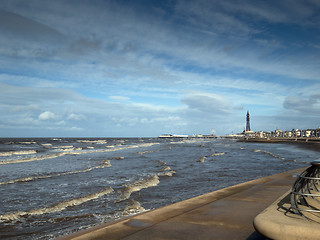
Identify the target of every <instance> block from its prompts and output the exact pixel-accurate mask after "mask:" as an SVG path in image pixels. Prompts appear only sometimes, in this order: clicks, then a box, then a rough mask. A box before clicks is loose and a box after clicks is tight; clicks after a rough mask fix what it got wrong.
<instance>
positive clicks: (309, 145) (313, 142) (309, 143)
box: [238, 138, 320, 152]
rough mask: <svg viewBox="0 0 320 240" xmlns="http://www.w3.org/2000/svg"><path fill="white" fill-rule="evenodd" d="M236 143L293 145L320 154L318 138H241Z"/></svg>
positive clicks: (319, 140)
mask: <svg viewBox="0 0 320 240" xmlns="http://www.w3.org/2000/svg"><path fill="white" fill-rule="evenodd" d="M238 141H241V142H253V143H275V144H277V143H280V144H294V145H295V146H297V147H298V148H301V149H309V150H313V151H317V152H320V139H319V138H242V139H238Z"/></svg>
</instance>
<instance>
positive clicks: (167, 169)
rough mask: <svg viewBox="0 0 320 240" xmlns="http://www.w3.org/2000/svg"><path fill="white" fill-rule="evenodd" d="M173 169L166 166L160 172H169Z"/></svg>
mask: <svg viewBox="0 0 320 240" xmlns="http://www.w3.org/2000/svg"><path fill="white" fill-rule="evenodd" d="M169 170H171V168H170V167H169V166H164V167H162V168H161V169H160V172H164V171H169Z"/></svg>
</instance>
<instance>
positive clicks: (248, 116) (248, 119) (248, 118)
mask: <svg viewBox="0 0 320 240" xmlns="http://www.w3.org/2000/svg"><path fill="white" fill-rule="evenodd" d="M249 131H251V129H250V114H249V111H247V124H246V132H249Z"/></svg>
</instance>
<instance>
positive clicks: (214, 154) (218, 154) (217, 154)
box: [210, 152, 225, 157]
mask: <svg viewBox="0 0 320 240" xmlns="http://www.w3.org/2000/svg"><path fill="white" fill-rule="evenodd" d="M224 154H225V153H224V152H219V153H212V154H210V156H212V157H213V156H222V155H224Z"/></svg>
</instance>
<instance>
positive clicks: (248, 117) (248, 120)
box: [243, 111, 254, 137]
mask: <svg viewBox="0 0 320 240" xmlns="http://www.w3.org/2000/svg"><path fill="white" fill-rule="evenodd" d="M246 119H247V120H246V129H245V130H244V131H243V133H244V134H245V135H246V136H250V137H251V136H252V137H254V132H253V131H251V127H250V114H249V111H247V118H246Z"/></svg>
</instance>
